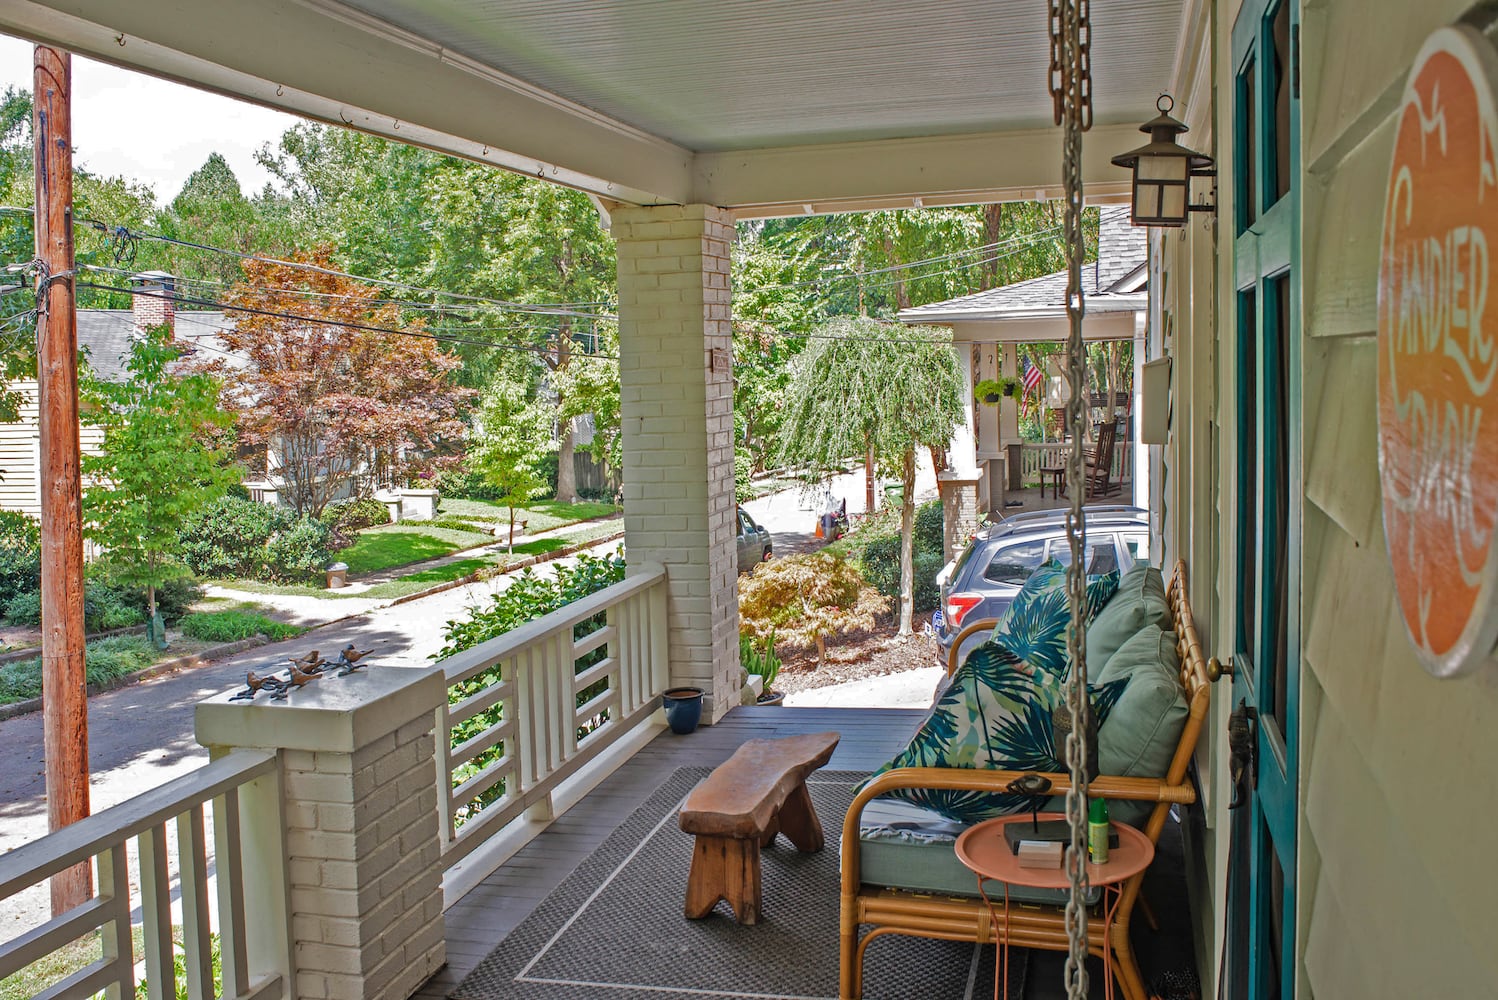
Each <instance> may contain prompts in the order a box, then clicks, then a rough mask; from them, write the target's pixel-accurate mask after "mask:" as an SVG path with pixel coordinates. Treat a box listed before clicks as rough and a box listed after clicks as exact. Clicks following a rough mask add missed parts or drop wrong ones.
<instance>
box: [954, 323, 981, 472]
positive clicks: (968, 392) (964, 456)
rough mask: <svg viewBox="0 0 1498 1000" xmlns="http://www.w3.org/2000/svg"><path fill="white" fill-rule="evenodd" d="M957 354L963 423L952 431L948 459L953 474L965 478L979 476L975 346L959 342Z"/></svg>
mask: <svg viewBox="0 0 1498 1000" xmlns="http://www.w3.org/2000/svg"><path fill="white" fill-rule="evenodd" d="M952 349H953V350H954V351H956V352H957V367H958V369H960V370H961V372H962V386H963V389H964V390H965V391H964V392H963V394H962V422H961V423H959V424H958V425H957V426H956V427H954V428H953V429H952V446H951V447H950V448H949V449H948V450H947V458H948V461H950V463H951V470H952V472H954V473H956V474H958V475H961V476H962V477H964V478H976V477H977V475H978V438H977V434H976V433H975V431H974V423H973V407H974V405H975V403H974V401H973V384H974V383H975V382H976V381H977V380H976V379H974V378H973V345H972V343H971V342H970V341H966V340H958V341H956V342H955V343H954V344H953V345H952Z"/></svg>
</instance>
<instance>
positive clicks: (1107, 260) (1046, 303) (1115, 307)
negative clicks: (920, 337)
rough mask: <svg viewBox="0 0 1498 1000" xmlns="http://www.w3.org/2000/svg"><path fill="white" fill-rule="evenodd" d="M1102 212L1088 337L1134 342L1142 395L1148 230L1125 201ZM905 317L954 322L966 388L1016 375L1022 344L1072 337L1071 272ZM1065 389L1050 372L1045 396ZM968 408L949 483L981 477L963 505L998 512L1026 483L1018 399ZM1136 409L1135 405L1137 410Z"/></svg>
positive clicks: (1139, 458) (967, 402)
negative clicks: (1010, 492) (1009, 492)
mask: <svg viewBox="0 0 1498 1000" xmlns="http://www.w3.org/2000/svg"><path fill="white" fill-rule="evenodd" d="M1100 214H1101V218H1100V219H1099V225H1098V254H1097V259H1096V260H1095V261H1094V262H1092V263H1091V264H1088V265H1086V266H1085V267H1084V268H1083V269H1082V291H1083V293H1084V295H1085V296H1086V301H1087V315H1086V318H1085V319H1084V320H1083V323H1082V337H1083V339H1084V340H1088V341H1099V340H1128V341H1132V342H1133V344H1134V392H1135V395H1136V399H1137V394H1138V392H1139V386H1140V382H1141V379H1140V377H1139V366H1140V365H1141V364H1142V363H1143V361H1144V353H1145V352H1144V335H1145V325H1146V319H1147V317H1148V313H1149V288H1148V284H1149V282H1148V278H1149V273H1148V272H1149V268H1148V263H1147V258H1148V255H1149V248H1148V245H1147V237H1146V231H1145V230H1143V229H1139V228H1136V227H1134V226H1132V225H1130V224H1129V208H1128V206H1127V205H1109V206H1105V207H1104V208H1103V209H1102V210H1101V213H1100ZM900 320H901V321H902V322H905V323H925V324H931V325H936V326H946V327H950V328H951V330H952V339H953V341H954V343H955V345H956V348H957V360H958V362H959V364H960V365H961V366H962V371H963V375H964V376H965V377H966V379H967V383H968V385H969V386H975V385H977V384H978V382H980V381H982V380H983V379H991V378H997V377H998V376H999V375H1006V376H1010V377H1015V376H1017V375H1018V374H1019V371H1020V367H1019V358H1018V351H1017V348H1018V345H1020V344H1033V343H1037V342H1041V341H1064V340H1065V339H1066V337H1067V332H1068V329H1069V321H1068V320H1067V316H1066V272H1065V271H1057V272H1056V273H1054V274H1047V275H1045V276H1043V277H1039V278H1031V279H1030V280H1028V281H1019V282H1016V283H1014V284H1012V285H1005V286H1003V287H1002V288H990V289H988V290H987V291H982V292H975V293H973V294H971V295H963V296H960V297H959V298H955V299H947V300H946V301H945V302H933V303H931V304H929V305H924V306H916V307H915V308H912V309H903V310H901V311H900ZM1060 390H1061V380H1060V379H1059V377H1057V376H1056V375H1055V374H1054V373H1047V385H1046V394H1047V398H1048V400H1050V401H1052V402H1055V401H1057V400H1058V394H1059V392H1060ZM963 406H964V414H963V423H962V426H961V427H959V428H958V429H957V431H956V432H955V433H954V434H953V436H952V443H951V445H950V446H949V448H948V458H949V461H950V463H951V466H950V475H948V476H946V477H945V479H947V480H949V481H952V482H954V483H963V484H967V485H966V486H964V487H963V488H964V489H967V490H973V489H974V486H973V483H974V482H976V496H972V495H971V494H970V495H969V497H968V498H967V503H966V504H965V505H964V509H966V510H969V511H972V512H974V513H981V512H983V511H985V510H996V511H1002V510H1003V509H1004V491H1005V490H1006V489H1017V488H1018V487H1019V484H1020V460H1021V451H1022V447H1023V442H1021V441H1020V436H1019V400H1018V399H1011V398H1005V399H1002V400H1000V401H999V404H998V405H997V406H986V405H978V404H976V403H975V401H974V399H973V395H972V393H971V392H969V393H967V394H966V395H965V396H964V402H963ZM1131 409H1134V410H1136V411H1137V407H1131ZM1137 424H1138V422H1137V421H1130V424H1129V426H1130V427H1131V428H1137ZM1131 434H1132V436H1133V438H1134V440H1129V442H1128V448H1127V454H1128V456H1129V457H1130V459H1131V460H1132V461H1133V462H1134V466H1135V467H1133V468H1131V469H1129V470H1127V477H1128V478H1129V479H1131V481H1132V484H1133V494H1134V502H1142V501H1143V500H1144V499H1145V498H1146V497H1148V495H1149V493H1148V478H1147V477H1148V471H1147V466H1146V464H1145V463H1144V460H1143V455H1144V452H1143V451H1142V450H1140V449H1139V448H1138V447H1136V446H1137V444H1138V441H1137V434H1138V432H1137V430H1132V431H1131ZM1120 447H1122V442H1120ZM1123 499H1124V500H1125V501H1127V500H1128V499H1129V498H1128V497H1127V496H1125V497H1123Z"/></svg>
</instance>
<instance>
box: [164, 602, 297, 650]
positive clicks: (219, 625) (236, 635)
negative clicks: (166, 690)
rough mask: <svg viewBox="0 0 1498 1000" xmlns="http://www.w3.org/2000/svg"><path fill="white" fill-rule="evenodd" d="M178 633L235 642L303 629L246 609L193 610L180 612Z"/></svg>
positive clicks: (285, 636) (281, 635)
mask: <svg viewBox="0 0 1498 1000" xmlns="http://www.w3.org/2000/svg"><path fill="white" fill-rule="evenodd" d="M179 627H180V628H181V629H182V634H183V635H186V636H189V637H191V638H193V639H199V640H201V641H203V642H238V641H239V640H241V639H248V638H250V636H253V635H263V636H265V637H267V638H269V639H272V640H277V641H279V640H281V639H290V638H292V637H293V636H298V635H301V634H302V633H303V632H305V631H306V629H304V628H301V627H300V626H297V625H288V624H287V623H286V622H278V621H276V620H275V619H274V618H267V617H266V616H265V615H262V614H260V613H258V612H256V611H252V610H249V609H247V608H231V609H230V610H228V611H196V612H193V613H192V614H190V615H184V616H183V617H182V621H181V622H180V623H179Z"/></svg>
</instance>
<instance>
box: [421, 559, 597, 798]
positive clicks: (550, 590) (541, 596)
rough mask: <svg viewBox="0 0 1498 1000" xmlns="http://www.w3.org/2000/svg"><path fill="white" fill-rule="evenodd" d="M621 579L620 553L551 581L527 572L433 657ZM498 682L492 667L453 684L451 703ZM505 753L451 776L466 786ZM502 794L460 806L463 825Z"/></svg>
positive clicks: (583, 628)
mask: <svg viewBox="0 0 1498 1000" xmlns="http://www.w3.org/2000/svg"><path fill="white" fill-rule="evenodd" d="M623 579H624V555H623V552H622V551H620V552H616V553H615V554H614V555H610V556H604V557H595V556H589V555H581V556H579V557H578V561H577V562H576V563H574V564H573V565H571V566H559V567H557V570H556V573H555V574H554V575H553V576H552V577H551V578H542V577H540V576H538V575H536V573H535V572H534V571H532V570H530V569H527V570H525V571H524V572H522V573H521V574H520V575H519V576H517V577H515V578H514V580H513V581H512V582H511V583H510V586H509V587H507V588H505V589H504V590H502V591H500V592H499V593H498V594H495V595H494V599H493V601H492V602H491V603H490V605H489V606H488V607H487V608H475V609H473V610H472V611H470V612H469V614H468V616H467V617H466V618H463V619H460V620H455V621H449V622H448V623H447V627H446V629H445V632H444V635H445V637H446V640H447V643H446V645H445V646H443V648H442V649H441V650H440V651H439V652H437V653H436V654H434V655H433V657H432V659H434V660H440V659H444V658H446V657H449V656H452V655H453V654H455V653H459V652H461V651H463V650H465V649H470V648H472V647H473V646H477V645H479V644H480V643H483V642H487V641H488V640H490V639H493V638H496V637H497V636H501V635H504V634H505V633H506V632H509V631H510V630H511V629H515V628H518V627H520V626H521V625H524V624H526V623H527V622H530V621H534V620H536V619H537V618H541V617H543V616H545V615H547V614H549V613H551V612H553V611H555V610H557V609H558V608H561V607H564V606H566V605H568V604H571V603H572V602H573V601H576V600H579V599H581V598H583V597H587V596H588V595H589V594H593V593H597V592H598V591H600V590H603V589H604V588H605V587H608V586H611V585H612V584H615V583H619V582H620V581H622V580H623ZM605 623H606V616H605V615H603V614H597V615H594V616H593V617H591V618H589V619H587V620H586V621H583V622H579V623H578V624H577V625H576V626H574V628H573V637H574V638H575V639H580V638H582V637H584V636H587V635H590V634H592V633H593V632H595V631H597V630H598V629H600V628H602V627H603V626H604V624H605ZM607 655H608V648H607V647H606V646H604V647H600V648H598V649H595V650H594V651H593V652H591V653H589V654H587V655H586V656H583V657H581V658H579V659H578V661H577V664H576V670H577V671H578V672H581V671H583V670H586V669H588V668H589V667H591V666H593V665H594V664H595V663H598V662H599V661H601V660H602V659H603V658H604V657H605V656H607ZM499 679H500V667H498V666H496V667H493V668H491V669H490V670H487V671H485V672H484V673H482V674H479V675H477V676H475V677H473V678H470V679H469V680H466V681H464V682H462V683H461V684H454V685H452V686H451V687H449V688H448V701H449V703H451V704H457V703H458V702H460V701H462V700H463V699H465V698H468V697H471V696H472V695H474V694H477V693H478V692H479V691H482V690H483V689H484V688H486V687H489V686H490V685H493V684H496V683H498V682H499ZM606 683H607V678H604V679H602V680H600V681H598V682H597V683H595V684H593V685H590V686H589V687H587V688H584V689H583V690H582V691H579V692H578V694H577V697H576V699H575V701H576V704H577V705H584V704H586V703H587V702H588V701H589V700H590V699H591V698H593V697H595V696H596V695H597V694H599V693H600V692H601V691H602V690H603V686H604V685H605V684H606ZM502 714H503V703H501V704H500V705H496V706H495V707H494V708H491V709H489V710H488V711H486V712H481V713H479V714H478V715H476V716H474V717H473V718H471V719H468V720H466V721H464V722H463V723H461V724H460V725H457V726H454V727H453V732H452V745H453V746H458V745H459V744H461V743H463V742H464V741H465V740H469V739H472V738H473V737H475V736H477V735H478V734H480V733H482V732H483V731H484V730H486V729H488V728H489V727H491V726H494V725H498V724H499V723H500V722H501V721H502ZM607 718H608V715H607V713H604V714H602V715H600V716H598V717H596V718H594V719H592V720H590V721H589V722H588V723H587V724H585V725H583V726H581V727H579V730H578V737H579V738H582V737H583V736H585V735H586V734H587V733H588V732H591V731H592V730H593V729H594V728H596V727H597V726H598V725H600V724H602V723H603V722H604V721H606V720H607ZM504 752H505V749H504V744H503V743H500V744H498V745H496V746H494V747H491V748H490V749H488V750H485V751H484V752H483V753H481V754H479V755H478V756H476V757H475V758H474V759H473V760H471V761H469V762H468V763H466V764H464V765H463V766H462V767H460V768H457V769H455V771H454V773H453V780H454V782H455V783H457V782H462V781H464V780H466V779H467V778H469V777H471V776H473V775H474V774H476V773H478V772H479V771H480V770H482V769H483V768H485V767H487V766H488V765H489V764H490V763H492V762H493V761H494V760H497V759H498V758H499V757H501V756H502V755H503V754H504ZM502 795H504V783H503V782H500V783H499V784H497V785H496V786H494V787H493V788H490V789H489V790H488V791H486V792H484V793H482V794H481V795H480V796H478V797H477V798H476V799H474V800H473V801H472V802H466V803H461V804H460V805H459V808H458V810H457V813H458V816H457V819H458V822H459V824H461V823H462V822H463V821H464V820H466V819H467V818H468V817H469V816H471V815H472V814H473V813H474V812H475V811H477V810H478V809H481V808H482V807H483V806H484V805H485V804H487V803H489V802H492V801H494V800H495V799H498V798H499V797H501V796H502Z"/></svg>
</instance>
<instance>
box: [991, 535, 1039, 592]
mask: <svg viewBox="0 0 1498 1000" xmlns="http://www.w3.org/2000/svg"><path fill="white" fill-rule="evenodd" d="M1044 557H1045V542H1043V541H1036V542H1017V543H1015V544H1013V545H1006V546H1003V547H1002V548H1000V549H999V551H998V552H996V553H994V557H993V561H992V562H990V563H989V564H988V569H987V570H986V571H985V572H984V574H983V579H985V580H992V581H993V582H994V583H1012V584H1014V585H1015V586H1016V587H1018V586H1021V585H1023V584H1024V582H1025V581H1026V580H1028V579H1030V574H1031V573H1033V572H1035V571H1036V570H1037V569H1039V568H1040V563H1041V561H1042V559H1044Z"/></svg>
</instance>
